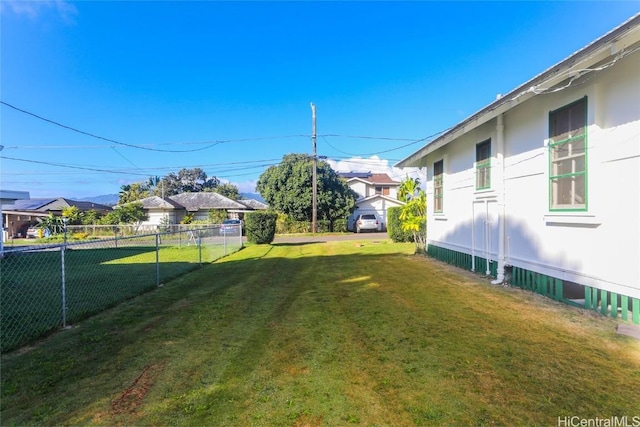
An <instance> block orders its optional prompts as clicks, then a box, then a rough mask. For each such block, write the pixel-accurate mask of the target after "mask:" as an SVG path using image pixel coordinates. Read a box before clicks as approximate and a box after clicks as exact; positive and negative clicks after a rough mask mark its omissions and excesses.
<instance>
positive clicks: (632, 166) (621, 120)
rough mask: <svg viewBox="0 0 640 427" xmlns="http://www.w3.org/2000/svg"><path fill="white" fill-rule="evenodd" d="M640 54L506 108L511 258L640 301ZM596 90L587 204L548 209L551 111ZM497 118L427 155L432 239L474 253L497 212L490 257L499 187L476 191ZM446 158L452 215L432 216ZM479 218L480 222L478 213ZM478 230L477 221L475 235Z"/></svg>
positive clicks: (447, 207) (591, 97) (590, 99)
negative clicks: (478, 167) (438, 164)
mask: <svg viewBox="0 0 640 427" xmlns="http://www.w3.org/2000/svg"><path fill="white" fill-rule="evenodd" d="M638 70H640V53H635V54H632V55H630V56H628V57H625V58H623V59H622V60H620V61H618V62H617V63H616V65H615V66H613V67H611V68H609V69H606V70H604V71H602V72H600V73H599V74H597V75H595V76H594V77H593V78H592V79H591V80H589V81H587V82H586V83H585V84H582V85H578V86H576V87H569V88H567V89H565V90H562V91H559V92H557V93H554V94H546V95H539V96H536V97H534V98H533V99H531V100H529V101H527V102H525V103H523V104H521V105H518V106H516V107H515V108H513V109H511V110H509V111H508V112H507V113H506V114H505V115H504V140H505V180H504V183H505V194H506V197H505V214H506V236H505V238H506V245H505V251H506V256H507V263H509V264H512V265H516V266H519V267H522V268H526V269H528V270H532V271H537V272H540V273H543V274H547V275H550V276H553V277H558V278H561V279H564V280H568V281H572V282H576V283H579V284H582V285H587V286H595V287H598V288H601V289H605V290H608V291H612V292H617V293H620V294H624V295H628V296H632V297H636V298H640V262H639V261H638V260H640V228H639V223H640V101H639V99H640V98H639V97H640V77H639V76H640V74H638ZM585 96H586V97H587V116H588V117H587V123H588V125H587V126H588V128H587V147H588V148H587V165H588V168H587V173H588V184H587V188H588V210H587V211H586V212H552V211H550V210H549V190H548V187H549V179H548V173H549V172H548V170H549V158H548V156H549V154H548V149H547V148H546V147H545V145H544V141H545V139H546V138H547V137H548V129H549V125H548V121H549V112H550V111H553V110H556V109H558V108H561V107H563V106H565V105H567V104H570V103H572V102H574V101H576V100H578V99H581V98H583V97H585ZM495 128H496V120H495V119H494V120H493V121H490V122H489V123H487V124H485V125H482V126H480V127H479V128H477V129H475V130H474V131H472V132H470V133H468V134H466V135H464V136H462V137H461V138H459V139H458V140H456V141H454V142H453V143H451V144H449V145H447V146H445V147H443V148H442V149H440V150H438V151H435V152H433V153H431V154H430V155H429V156H427V158H426V164H427V166H428V168H429V170H428V182H427V204H428V206H427V208H428V239H429V243H430V244H435V245H439V246H442V247H447V248H449V249H453V250H459V251H462V252H467V253H470V251H471V241H472V239H474V240H476V250H477V249H478V247H477V240H478V239H479V238H482V237H484V236H481V235H480V234H479V233H478V227H480V226H484V219H485V217H486V215H481V216H480V217H479V214H480V213H481V212H482V209H485V210H487V211H488V212H489V215H488V218H489V222H490V224H489V226H488V228H487V230H488V234H489V245H490V247H491V253H492V255H491V257H492V259H496V256H497V236H498V225H499V221H498V216H497V212H498V210H499V202H500V200H501V199H500V194H498V193H497V192H496V191H494V190H495V188H496V182H495V177H496V176H497V175H496V171H495V170H493V169H492V189H491V190H489V191H476V190H475V168H474V161H475V144H477V143H479V142H482V141H484V140H486V139H487V138H491V141H492V155H493V156H494V158H493V159H492V166H494V165H495V164H496V163H495V156H496V130H495ZM440 159H444V167H445V175H444V212H443V213H442V214H435V213H433V163H434V162H435V161H438V160H440ZM474 216H475V218H476V219H475V221H474V220H473V218H474ZM472 228H474V230H473V232H472V230H471V229H472Z"/></svg>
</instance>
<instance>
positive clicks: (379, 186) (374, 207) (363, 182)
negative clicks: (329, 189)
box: [338, 172, 404, 231]
mask: <svg viewBox="0 0 640 427" xmlns="http://www.w3.org/2000/svg"><path fill="white" fill-rule="evenodd" d="M338 175H339V176H341V177H342V178H344V179H346V180H347V184H348V185H349V187H350V188H351V189H352V190H353V191H355V192H356V193H358V199H357V200H356V210H355V211H354V212H353V213H352V214H351V215H350V216H349V218H348V220H347V229H349V230H353V224H354V222H355V219H356V218H357V217H358V215H360V214H374V215H376V217H377V218H378V222H379V229H378V230H379V231H385V230H386V227H387V209H389V208H390V207H396V206H402V205H404V203H403V202H401V201H400V200H398V187H399V186H400V182H398V181H394V180H393V179H391V178H390V177H389V175H387V174H386V173H371V172H339V173H338Z"/></svg>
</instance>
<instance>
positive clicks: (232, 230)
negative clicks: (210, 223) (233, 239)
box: [220, 219, 242, 236]
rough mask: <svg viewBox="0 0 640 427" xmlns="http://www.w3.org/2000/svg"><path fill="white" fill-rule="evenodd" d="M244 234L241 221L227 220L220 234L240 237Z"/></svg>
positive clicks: (221, 227)
mask: <svg viewBox="0 0 640 427" xmlns="http://www.w3.org/2000/svg"><path fill="white" fill-rule="evenodd" d="M241 233H242V221H240V220H239V219H225V220H224V222H223V223H222V225H221V226H220V234H231V235H234V236H239V235H240V234H241Z"/></svg>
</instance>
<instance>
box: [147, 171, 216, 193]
mask: <svg viewBox="0 0 640 427" xmlns="http://www.w3.org/2000/svg"><path fill="white" fill-rule="evenodd" d="M218 185H220V180H219V179H218V178H216V177H215V176H213V177H208V176H207V174H206V173H205V171H203V170H202V169H200V168H193V169H186V168H185V169H181V170H180V171H179V172H178V173H177V174H175V173H173V172H171V173H170V174H169V175H167V176H165V177H164V178H162V179H161V180H160V182H159V183H158V184H156V186H155V188H154V190H153V194H154V195H156V196H162V195H163V194H162V193H164V196H165V197H166V196H173V195H174V194H180V193H199V192H201V191H214V190H215V189H216V188H217V187H218Z"/></svg>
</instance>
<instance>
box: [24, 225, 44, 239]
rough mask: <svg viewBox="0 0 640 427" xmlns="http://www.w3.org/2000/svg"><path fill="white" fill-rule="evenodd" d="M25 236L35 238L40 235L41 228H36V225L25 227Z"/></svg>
mask: <svg viewBox="0 0 640 427" xmlns="http://www.w3.org/2000/svg"><path fill="white" fill-rule="evenodd" d="M25 237H26V238H27V239H37V238H39V237H42V230H40V229H38V228H36V227H29V228H27V232H26V234H25Z"/></svg>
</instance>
